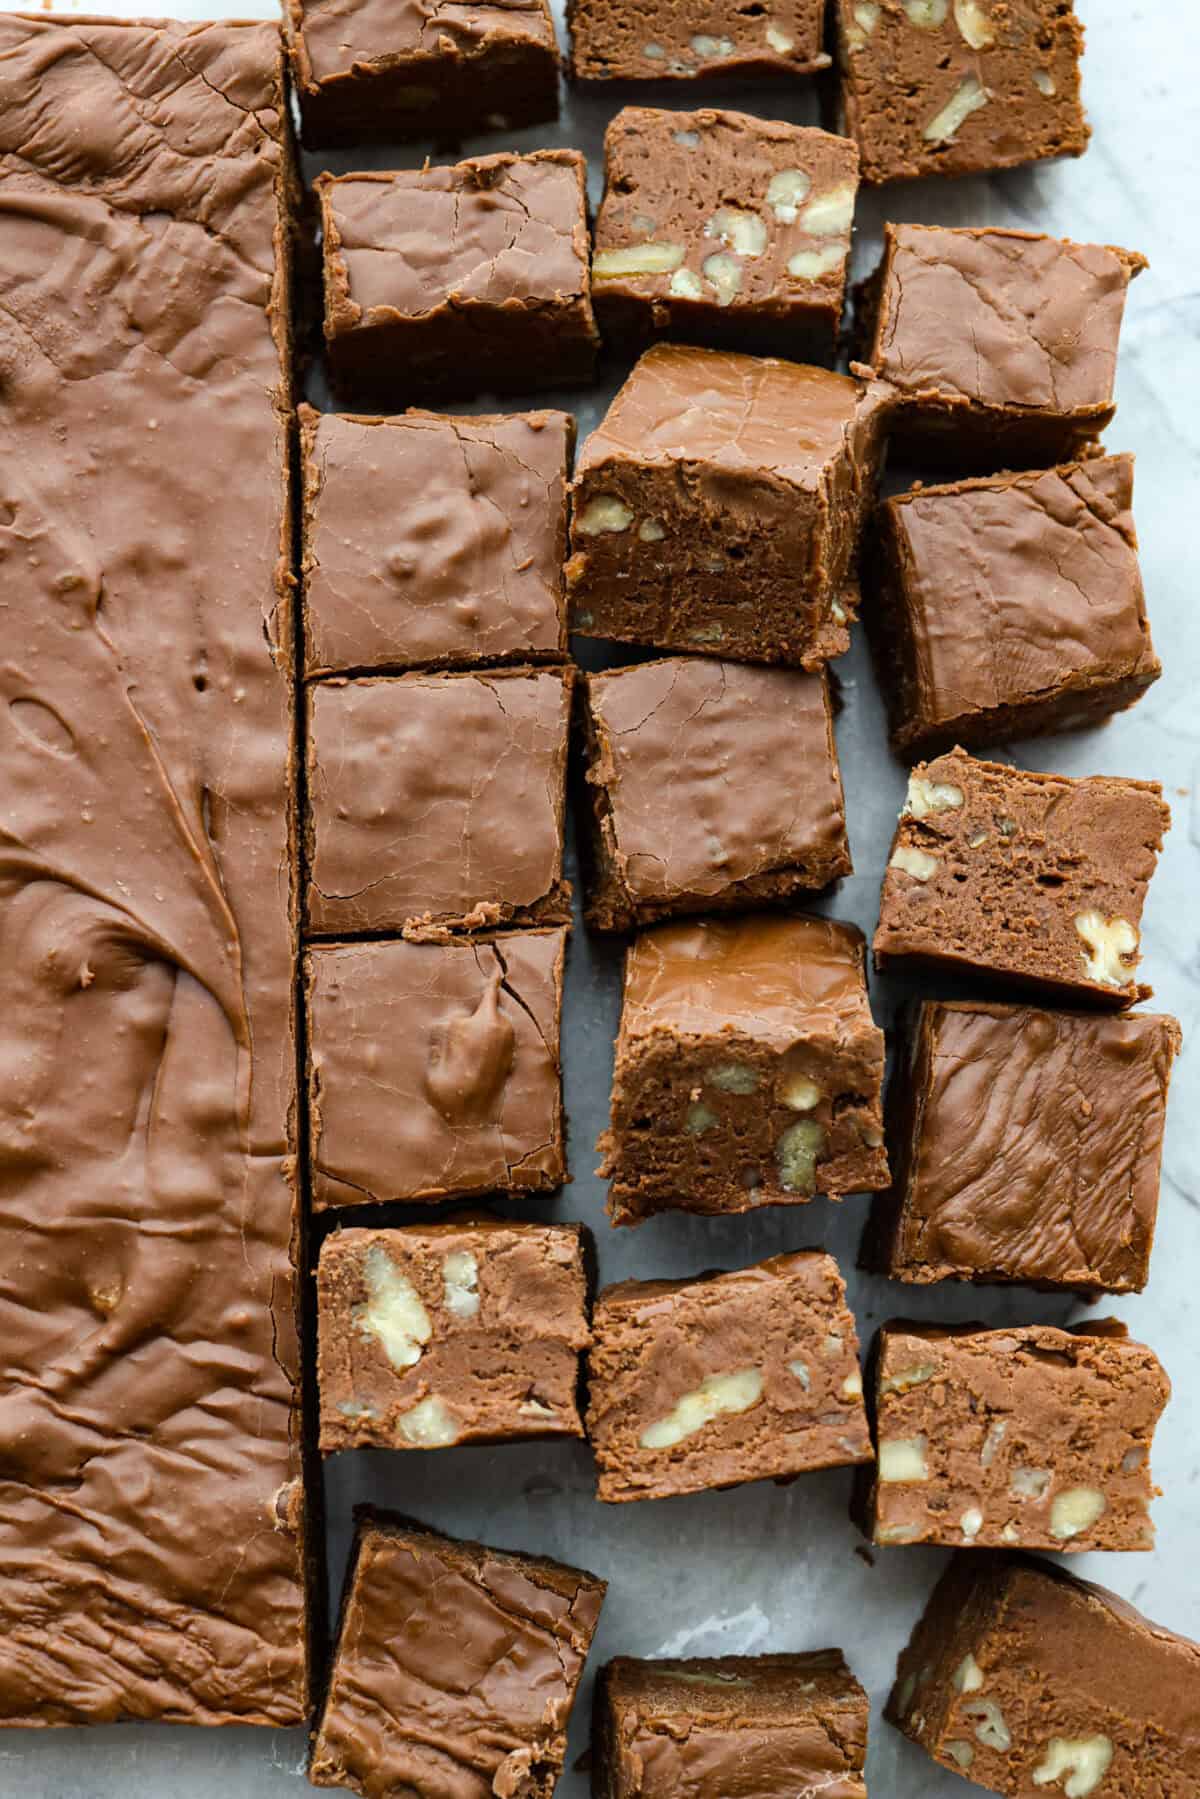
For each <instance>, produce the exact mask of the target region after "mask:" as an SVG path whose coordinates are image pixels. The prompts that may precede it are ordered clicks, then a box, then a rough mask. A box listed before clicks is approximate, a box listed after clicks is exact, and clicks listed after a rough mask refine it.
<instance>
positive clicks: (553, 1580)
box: [309, 1507, 605, 1799]
mask: <svg viewBox="0 0 1200 1799" xmlns="http://www.w3.org/2000/svg"><path fill="white" fill-rule="evenodd" d="M356 1525H357V1528H356V1533H355V1540H354V1547H353V1550H352V1552H351V1558H350V1567H349V1570H348V1572H347V1575H346V1585H345V1590H344V1592H343V1596H342V1611H341V1620H340V1624H339V1629H338V1640H337V1645H336V1648H335V1651H334V1657H333V1667H332V1672H331V1676H330V1681H329V1687H328V1691H327V1694H326V1698H325V1703H324V1705H323V1707H322V1708H321V1711H320V1713H319V1715H318V1718H317V1728H316V1734H315V1737H314V1740H313V1748H312V1759H311V1763H310V1766H309V1779H310V1781H311V1782H312V1784H313V1785H314V1786H325V1787H329V1786H345V1787H349V1788H350V1790H351V1791H352V1792H355V1793H361V1794H364V1795H368V1794H369V1795H371V1799H407V1796H408V1795H415V1794H423V1795H424V1794H428V1795H430V1799H432V1796H433V1795H434V1794H439V1795H441V1794H451V1793H453V1794H455V1795H458V1794H462V1795H463V1796H464V1799H465V1796H466V1795H468V1794H469V1795H470V1796H471V1799H485V1796H486V1795H489V1794H507V1795H510V1796H511V1799H516V1796H517V1795H521V1796H522V1799H550V1795H551V1794H552V1793H553V1791H554V1787H555V1783H556V1782H557V1780H558V1777H559V1775H560V1774H561V1772H562V1765H563V1757H564V1756H565V1754H566V1748H567V1720H568V1718H569V1716H570V1713H571V1707H572V1705H573V1704H574V1701H575V1695H576V1692H577V1691H578V1688H579V1682H580V1679H581V1678H582V1675H583V1669H584V1663H585V1662H586V1660H587V1655H588V1650H589V1649H590V1647H591V1642H592V1637H593V1635H594V1633H595V1629H596V1623H597V1620H598V1618H599V1616H600V1607H601V1605H602V1604H603V1601H604V1592H605V1582H604V1581H602V1580H597V1579H596V1577H595V1576H594V1575H592V1574H584V1573H582V1572H581V1571H580V1570H579V1569H577V1568H567V1567H564V1566H563V1565H562V1564H561V1563H559V1562H552V1561H546V1560H544V1559H543V1558H542V1557H540V1556H531V1555H515V1554H510V1553H506V1552H505V1551H504V1550H501V1549H487V1548H485V1547H484V1546H483V1544H481V1543H467V1542H458V1541H456V1540H454V1539H452V1538H450V1537H443V1536H440V1535H438V1534H437V1533H436V1532H434V1531H431V1530H425V1529H423V1528H422V1527H421V1526H420V1525H416V1524H410V1523H409V1522H408V1521H407V1520H405V1519H401V1518H395V1517H391V1516H389V1515H388V1514H386V1513H382V1512H375V1511H372V1510H370V1509H368V1508H365V1507H364V1508H361V1509H360V1510H359V1511H358V1513H357V1514H356Z"/></svg>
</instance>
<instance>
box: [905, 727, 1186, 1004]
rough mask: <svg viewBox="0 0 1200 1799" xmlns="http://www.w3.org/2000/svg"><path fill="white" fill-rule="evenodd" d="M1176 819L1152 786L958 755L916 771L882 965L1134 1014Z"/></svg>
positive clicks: (1141, 994)
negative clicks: (1155, 877) (1149, 900)
mask: <svg viewBox="0 0 1200 1799" xmlns="http://www.w3.org/2000/svg"><path fill="white" fill-rule="evenodd" d="M1170 822H1171V814H1170V812H1169V811H1168V809H1167V807H1166V806H1165V805H1164V804H1163V800H1162V789H1161V787H1159V785H1158V784H1157V782H1154V781H1126V780H1121V779H1119V778H1116V777H1113V776H1107V775H1094V776H1089V777H1085V778H1083V779H1078V780H1070V779H1068V778H1067V777H1066V776H1065V775H1049V774H1035V773H1033V772H1031V771H1030V770H1028V769H1023V768H1010V767H1008V766H1007V765H1006V764H1004V763H1000V762H980V761H977V760H976V758H975V757H973V756H968V755H967V753H966V751H965V750H952V751H951V752H950V754H949V755H947V756H938V757H937V758H935V760H934V761H932V762H921V763H918V765H917V767H916V768H915V769H914V771H913V773H912V775H911V776H910V778H909V783H908V798H907V800H906V802H905V806H904V810H903V811H902V812H901V814H900V822H899V825H898V826H897V829H896V836H895V839H894V840H893V844H892V853H891V855H890V857H889V859H888V865H887V870H886V873H885V875H884V881H883V898H882V901H881V904H880V912H879V929H878V930H877V931H876V933H875V966H876V967H877V968H879V969H885V968H895V967H898V966H900V965H901V964H902V963H915V964H918V965H920V966H923V967H927V968H937V969H958V970H961V971H963V972H964V973H970V974H974V975H976V976H979V977H982V978H983V979H985V980H986V979H991V980H992V981H996V980H1005V981H1008V982H1017V983H1019V984H1020V985H1023V986H1026V987H1032V988H1036V989H1039V990H1040V991H1041V992H1042V993H1043V994H1045V995H1047V996H1049V997H1054V998H1058V999H1063V1000H1066V1001H1068V1002H1069V1001H1071V1000H1074V1001H1075V1002H1076V1003H1077V1004H1078V1003H1080V1002H1082V1003H1083V1004H1086V1005H1105V1006H1128V1005H1132V1003H1133V1002H1134V1000H1137V999H1145V998H1146V997H1147V996H1148V995H1149V992H1150V989H1149V988H1148V987H1143V986H1139V984H1138V981H1137V964H1138V951H1139V945H1140V942H1141V937H1140V932H1139V926H1140V924H1141V917H1142V907H1143V905H1144V904H1145V900H1146V889H1147V887H1148V886H1149V884H1150V877H1151V875H1152V874H1153V873H1154V866H1155V862H1156V860H1157V857H1158V852H1159V850H1160V849H1161V848H1162V840H1163V833H1164V832H1165V831H1166V829H1167V827H1168V826H1169V824H1170Z"/></svg>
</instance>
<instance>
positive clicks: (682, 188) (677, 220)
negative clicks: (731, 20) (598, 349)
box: [592, 106, 858, 362]
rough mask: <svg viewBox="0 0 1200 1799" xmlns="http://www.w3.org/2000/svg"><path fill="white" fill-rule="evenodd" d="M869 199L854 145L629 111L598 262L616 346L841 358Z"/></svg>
mask: <svg viewBox="0 0 1200 1799" xmlns="http://www.w3.org/2000/svg"><path fill="white" fill-rule="evenodd" d="M857 191H858V152H857V150H856V149H855V147H854V145H853V144H852V143H851V142H850V140H849V139H848V138H844V137H833V136H831V135H830V133H829V132H827V131H813V130H806V129H805V128H803V127H802V126H799V125H783V124H778V123H774V122H772V121H769V120H767V119H756V118H751V117H750V116H749V115H748V114H746V113H743V112H712V111H705V112H663V111H657V110H653V109H650V108H647V107H640V106H628V107H626V108H625V109H624V111H623V112H619V113H618V114H617V116H616V118H615V119H614V120H613V122H612V124H611V125H610V126H609V128H608V131H607V132H606V133H605V138H604V199H603V201H602V202H601V205H600V211H599V213H598V215H597V218H596V246H595V251H594V253H593V256H592V304H593V305H594V307H595V309H596V318H597V321H598V323H599V325H600V328H601V330H602V331H603V333H604V336H605V338H606V339H613V340H616V341H618V342H623V343H632V344H635V345H636V344H641V343H645V342H648V341H649V340H650V339H651V338H654V337H671V338H673V339H674V340H675V341H677V342H687V343H698V344H708V345H711V346H713V347H714V348H717V349H742V350H754V351H758V352H760V353H763V354H770V355H776V356H792V357H800V356H810V357H811V358H812V360H813V361H814V362H828V361H830V360H831V359H832V356H833V351H834V347H835V344H836V340H837V334H838V328H839V326H840V324H841V318H842V298H843V293H844V289H845V283H846V259H847V257H848V256H849V254H850V227H851V224H852V222H853V217H854V197H855V194H856V192H857Z"/></svg>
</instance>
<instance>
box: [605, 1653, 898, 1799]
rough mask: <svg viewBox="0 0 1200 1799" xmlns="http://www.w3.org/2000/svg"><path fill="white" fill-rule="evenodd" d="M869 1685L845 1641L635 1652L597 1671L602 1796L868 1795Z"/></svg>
mask: <svg viewBox="0 0 1200 1799" xmlns="http://www.w3.org/2000/svg"><path fill="white" fill-rule="evenodd" d="M868 1711H869V1706H868V1701H867V1695H866V1694H865V1692H864V1691H863V1689H862V1687H861V1686H860V1685H859V1684H858V1682H857V1680H855V1678H854V1676H853V1674H852V1673H851V1672H850V1669H849V1668H848V1667H847V1665H846V1661H845V1658H844V1657H843V1655H842V1652H841V1650H840V1649H818V1650H814V1651H810V1652H809V1653H807V1654H804V1655H753V1656H748V1655H723V1656H720V1657H717V1658H714V1659H712V1660H701V1659H690V1660H687V1661H649V1662H647V1661H635V1660H634V1658H633V1657H632V1656H627V1655H621V1656H618V1657H617V1658H616V1660H615V1661H611V1662H609V1663H608V1664H607V1666H606V1667H604V1668H602V1669H601V1670H600V1673H599V1675H598V1676H597V1678H596V1693H595V1703H594V1708H593V1725H592V1755H593V1769H592V1793H593V1795H594V1799H678V1796H679V1795H680V1794H682V1793H686V1794H688V1795H689V1799H728V1795H729V1794H731V1793H735V1794H737V1795H738V1799H772V1796H773V1795H776V1794H781V1793H794V1792H797V1791H799V1793H801V1794H805V1793H810V1794H814V1795H816V1794H820V1795H821V1799H867V1788H866V1784H865V1780H864V1773H863V1770H864V1766H865V1763H866V1754H867V1723H868Z"/></svg>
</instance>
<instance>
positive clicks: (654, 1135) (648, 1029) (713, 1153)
mask: <svg viewBox="0 0 1200 1799" xmlns="http://www.w3.org/2000/svg"><path fill="white" fill-rule="evenodd" d="M864 961H865V949H864V944H863V938H862V933H861V932H860V931H858V930H857V929H856V928H855V926H854V925H849V924H836V923H834V922H833V921H832V920H830V919H825V918H801V917H795V916H784V917H771V916H765V915H764V916H761V917H750V918H740V919H727V920H710V919H700V920H697V921H696V922H695V923H685V924H672V925H660V926H659V927H658V928H657V929H656V930H653V931H648V932H646V933H645V934H644V935H643V936H641V937H639V938H637V939H636V941H635V942H634V943H633V944H632V945H631V947H630V950H629V953H628V955H627V957H626V959H625V992H624V1002H623V1005H622V1009H621V1029H620V1034H619V1036H618V1038H617V1056H616V1069H615V1072H614V1076H613V1091H612V1123H611V1125H610V1128H609V1129H608V1131H606V1132H605V1134H604V1136H603V1137H602V1138H601V1140H600V1145H599V1147H600V1149H601V1151H602V1152H603V1154H604V1158H605V1159H604V1165H603V1167H602V1168H601V1170H600V1173H601V1174H607V1175H609V1176H611V1178H612V1187H611V1189H610V1192H609V1200H608V1209H609V1212H610V1214H611V1216H612V1220H613V1223H614V1224H639V1223H641V1221H642V1219H644V1218H648V1217H649V1216H650V1215H651V1214H652V1213H655V1212H662V1211H668V1210H671V1209H675V1208H677V1209H680V1210H683V1211H689V1212H709V1213H717V1212H745V1211H749V1210H750V1209H751V1208H752V1207H755V1206H762V1205H795V1204H798V1203H800V1202H802V1201H804V1200H808V1199H811V1198H812V1197H813V1195H814V1194H816V1193H825V1194H828V1195H829V1196H830V1197H831V1198H834V1199H836V1198H839V1197H840V1196H841V1195H842V1194H843V1193H865V1192H868V1191H870V1190H871V1189H873V1188H878V1187H886V1185H887V1182H888V1170H887V1156H886V1154H885V1152H884V1148H883V1128H882V1104H881V1092H882V1083H883V1053H884V1052H883V1033H882V1031H880V1030H879V1028H878V1027H877V1025H876V1024H875V1021H874V1019H873V1018H872V1017H871V1008H870V1004H869V1002H868V1000H867V982H866V973H865V968H864Z"/></svg>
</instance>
